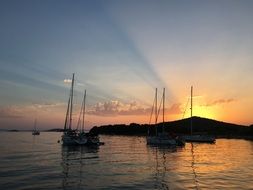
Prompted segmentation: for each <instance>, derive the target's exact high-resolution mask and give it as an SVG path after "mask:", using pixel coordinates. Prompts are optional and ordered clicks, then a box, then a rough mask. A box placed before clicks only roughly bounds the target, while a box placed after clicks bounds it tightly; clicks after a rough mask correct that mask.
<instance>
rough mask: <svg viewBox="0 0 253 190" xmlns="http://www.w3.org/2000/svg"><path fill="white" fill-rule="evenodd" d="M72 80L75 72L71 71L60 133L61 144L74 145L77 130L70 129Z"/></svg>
mask: <svg viewBox="0 0 253 190" xmlns="http://www.w3.org/2000/svg"><path fill="white" fill-rule="evenodd" d="M74 80H75V74H74V73H73V76H72V82H71V88H70V95H69V99H68V108H67V112H66V117H65V123H64V132H63V135H62V143H63V145H75V144H76V141H75V139H76V138H77V131H76V130H74V129H72V111H73V91H74Z"/></svg>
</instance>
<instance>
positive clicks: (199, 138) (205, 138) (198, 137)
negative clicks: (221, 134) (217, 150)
mask: <svg viewBox="0 0 253 190" xmlns="http://www.w3.org/2000/svg"><path fill="white" fill-rule="evenodd" d="M192 94H193V87H192V86H191V108H190V109H191V128H190V129H191V134H190V135H186V136H184V137H183V139H184V140H185V141H186V142H199V143H215V137H213V136H210V135H202V134H193V125H192V123H193V122H192V112H193V106H192Z"/></svg>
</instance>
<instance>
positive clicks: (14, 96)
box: [0, 0, 253, 129]
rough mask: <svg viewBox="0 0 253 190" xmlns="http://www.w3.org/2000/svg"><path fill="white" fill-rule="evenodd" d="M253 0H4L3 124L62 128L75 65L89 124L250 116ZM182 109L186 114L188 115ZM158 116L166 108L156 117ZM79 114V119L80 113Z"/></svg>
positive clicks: (0, 10) (0, 50) (0, 13)
mask: <svg viewBox="0 0 253 190" xmlns="http://www.w3.org/2000/svg"><path fill="white" fill-rule="evenodd" d="M252 10H253V1H251V0H243V1H238V0H235V1H233V0H217V1H216V0H206V1H202V0H199V1H195V0H175V1H169V0H156V1H153V0H150V1H149V0H127V1H118V0H115V1H111V0H106V1H103V0H100V1H97V0H90V1H89V0H84V1H81V0H80V1H78V0H74V1H70V0H69V1H59V0H54V1H51V0H44V1H34V0H24V1H20V0H16V1H15V0H11V1H9V0H1V1H0V87H1V90H0V129H32V128H33V122H34V119H35V118H37V120H38V128H40V129H49V128H54V127H57V128H61V127H63V124H64V117H65V113H66V109H67V100H68V96H69V89H70V83H69V82H70V79H71V76H72V73H75V76H76V85H75V92H74V117H75V118H77V116H78V113H79V111H80V110H79V109H80V106H81V99H82V96H83V93H84V89H87V114H86V128H90V127H92V126H95V125H103V124H116V123H126V124H129V123H132V122H136V123H148V122H149V117H150V112H151V108H152V104H153V100H154V95H155V88H156V87H157V88H158V96H159V101H160V98H161V96H162V89H163V88H164V87H165V88H166V116H165V118H166V121H171V120H177V119H182V118H183V117H184V118H186V117H189V116H190V112H189V104H188V106H186V105H187V102H188V99H189V96H190V87H191V85H192V86H193V94H194V97H193V104H194V107H193V115H195V116H201V117H206V118H212V119H216V120H221V121H226V122H231V123H237V124H243V125H250V124H253V118H252V116H253V115H252V111H253V87H252V85H253V77H252V76H253V53H252V52H253V11H252ZM184 111H185V114H184ZM160 118H162V117H160ZM75 121H76V119H75Z"/></svg>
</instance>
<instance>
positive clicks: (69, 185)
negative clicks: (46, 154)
mask: <svg viewBox="0 0 253 190" xmlns="http://www.w3.org/2000/svg"><path fill="white" fill-rule="evenodd" d="M98 152H99V146H94V147H93V146H92V147H91V146H89V147H86V146H62V163H61V165H62V174H63V178H62V179H63V180H62V188H63V189H83V188H85V187H87V183H90V184H89V186H92V184H91V183H92V181H87V180H86V178H85V176H87V175H89V171H90V170H92V168H94V164H92V162H93V163H94V162H95V163H97V162H98V159H99V156H98ZM92 160H93V161H92ZM94 177H95V176H94Z"/></svg>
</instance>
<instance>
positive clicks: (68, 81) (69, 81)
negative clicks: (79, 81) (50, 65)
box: [63, 79, 72, 83]
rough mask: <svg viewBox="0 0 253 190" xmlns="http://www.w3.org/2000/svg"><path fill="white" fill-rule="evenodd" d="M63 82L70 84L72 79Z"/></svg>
mask: <svg viewBox="0 0 253 190" xmlns="http://www.w3.org/2000/svg"><path fill="white" fill-rule="evenodd" d="M63 82H64V83H71V82H72V79H64V80H63Z"/></svg>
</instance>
